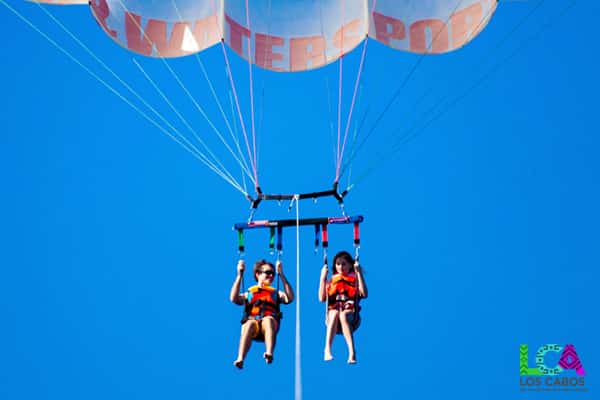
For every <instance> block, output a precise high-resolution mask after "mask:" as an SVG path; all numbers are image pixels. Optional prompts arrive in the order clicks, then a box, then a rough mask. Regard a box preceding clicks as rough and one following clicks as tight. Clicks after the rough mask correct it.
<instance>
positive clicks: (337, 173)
mask: <svg viewBox="0 0 600 400" xmlns="http://www.w3.org/2000/svg"><path fill="white" fill-rule="evenodd" d="M367 7H368V5H367ZM375 7H377V0H375V1H374V2H373V7H372V8H371V12H370V13H369V21H370V18H371V15H373V12H374V11H375ZM342 24H343V21H342ZM342 40H343V29H342ZM364 41H365V43H364V45H363V50H362V55H361V57H360V64H359V67H358V73H357V75H356V82H355V83H354V93H353V95H352V103H351V105H350V111H349V112H348V119H347V121H346V129H345V132H344V142H343V145H342V151H341V153H340V155H339V157H338V160H337V165H336V170H335V181H336V182H337V181H338V180H339V179H340V168H341V166H342V158H343V157H344V149H345V148H346V139H348V132H349V130H350V122H351V121H352V112H353V111H354V105H355V103H356V95H357V93H358V87H359V84H360V77H361V75H362V71H363V66H364V63H365V56H366V55H367V46H368V44H369V30H368V28H367V35H366V36H365V39H364Z"/></svg>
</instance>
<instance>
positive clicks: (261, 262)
mask: <svg viewBox="0 0 600 400" xmlns="http://www.w3.org/2000/svg"><path fill="white" fill-rule="evenodd" d="M265 264H266V265H268V266H270V267H271V268H272V269H273V272H275V266H274V265H273V263H270V262H268V261H267V260H264V259H262V260H258V261H257V262H255V263H254V268H253V269H252V270H253V271H254V280H255V281H256V282H258V278H257V277H256V275H257V274H258V273H259V272H260V270H259V269H260V267H262V266H263V265H265Z"/></svg>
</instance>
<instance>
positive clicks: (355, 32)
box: [333, 19, 363, 53]
mask: <svg viewBox="0 0 600 400" xmlns="http://www.w3.org/2000/svg"><path fill="white" fill-rule="evenodd" d="M362 26H363V25H362V21H361V20H360V19H355V20H353V21H350V22H348V23H347V24H346V25H344V26H343V27H341V28H340V29H339V30H338V31H337V32H336V33H335V35H333V45H334V46H335V47H337V48H338V49H341V48H342V44H343V46H344V48H343V50H342V51H343V52H344V53H345V52H346V51H348V50H350V49H352V48H354V47H355V46H356V45H358V44H359V43H360V41H361V40H362V39H363V37H362V36H361V34H360V33H361V31H360V28H362ZM342 35H343V36H342Z"/></svg>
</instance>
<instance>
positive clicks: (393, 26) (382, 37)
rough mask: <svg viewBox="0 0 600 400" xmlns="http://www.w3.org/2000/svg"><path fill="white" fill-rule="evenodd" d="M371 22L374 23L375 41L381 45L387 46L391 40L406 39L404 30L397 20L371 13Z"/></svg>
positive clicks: (401, 23) (402, 24)
mask: <svg viewBox="0 0 600 400" xmlns="http://www.w3.org/2000/svg"><path fill="white" fill-rule="evenodd" d="M373 20H374V22H375V39H377V40H379V41H380V42H381V43H384V44H386V45H388V46H389V45H390V41H391V39H395V40H403V39H406V28H405V26H404V23H403V22H402V21H400V20H399V19H396V18H392V17H388V16H387V15H383V14H379V13H377V12H373Z"/></svg>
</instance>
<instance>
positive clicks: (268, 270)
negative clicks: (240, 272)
mask: <svg viewBox="0 0 600 400" xmlns="http://www.w3.org/2000/svg"><path fill="white" fill-rule="evenodd" d="M260 273H261V274H265V275H267V276H272V275H275V272H274V271H273V270H271V269H267V270H264V271H260Z"/></svg>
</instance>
